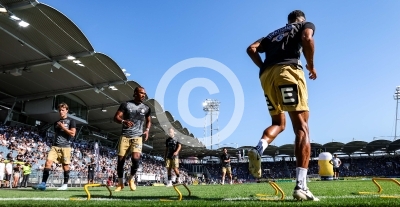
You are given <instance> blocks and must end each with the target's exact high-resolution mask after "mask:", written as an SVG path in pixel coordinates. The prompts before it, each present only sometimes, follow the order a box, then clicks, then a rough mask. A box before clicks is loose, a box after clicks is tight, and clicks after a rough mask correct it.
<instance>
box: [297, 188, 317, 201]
mask: <svg viewBox="0 0 400 207" xmlns="http://www.w3.org/2000/svg"><path fill="white" fill-rule="evenodd" d="M293 198H294V199H296V200H299V201H319V199H318V198H317V197H315V196H314V195H313V194H312V193H311V191H310V190H308V189H299V190H294V191H293Z"/></svg>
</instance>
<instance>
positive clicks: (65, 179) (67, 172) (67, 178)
mask: <svg viewBox="0 0 400 207" xmlns="http://www.w3.org/2000/svg"><path fill="white" fill-rule="evenodd" d="M68 180H69V170H67V171H64V184H68Z"/></svg>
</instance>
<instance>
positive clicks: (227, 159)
mask: <svg viewBox="0 0 400 207" xmlns="http://www.w3.org/2000/svg"><path fill="white" fill-rule="evenodd" d="M220 159H221V164H222V183H221V184H222V185H224V184H225V174H228V176H229V178H230V180H229V181H230V182H229V184H231V185H232V184H233V181H232V170H231V155H230V154H228V150H227V149H226V148H224V153H223V154H222V155H221V157H220Z"/></svg>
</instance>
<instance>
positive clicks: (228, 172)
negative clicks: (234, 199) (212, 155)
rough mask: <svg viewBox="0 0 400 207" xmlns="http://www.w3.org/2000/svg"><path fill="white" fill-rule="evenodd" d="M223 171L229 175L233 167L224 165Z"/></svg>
mask: <svg viewBox="0 0 400 207" xmlns="http://www.w3.org/2000/svg"><path fill="white" fill-rule="evenodd" d="M222 172H223V173H227V174H228V175H230V174H232V171H231V167H222Z"/></svg>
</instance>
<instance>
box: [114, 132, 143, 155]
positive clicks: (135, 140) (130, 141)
mask: <svg viewBox="0 0 400 207" xmlns="http://www.w3.org/2000/svg"><path fill="white" fill-rule="evenodd" d="M142 147H143V145H142V137H132V138H128V137H125V136H121V137H119V141H118V155H119V156H125V155H127V153H129V152H139V153H141V152H142Z"/></svg>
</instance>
